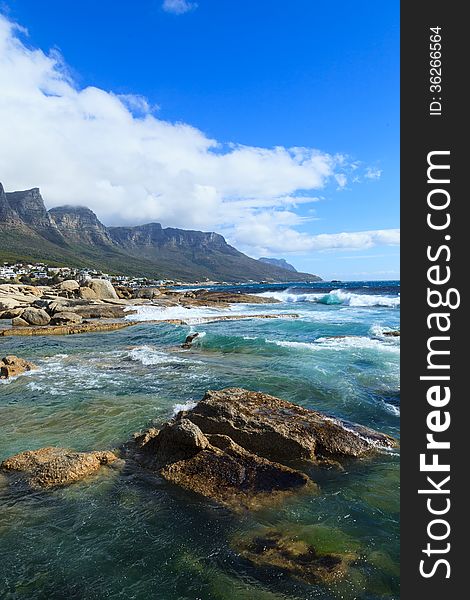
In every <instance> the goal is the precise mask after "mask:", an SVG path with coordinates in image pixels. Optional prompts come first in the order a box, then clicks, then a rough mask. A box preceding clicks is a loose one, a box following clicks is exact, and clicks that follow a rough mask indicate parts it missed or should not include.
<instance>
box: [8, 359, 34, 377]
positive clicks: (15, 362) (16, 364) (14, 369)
mask: <svg viewBox="0 0 470 600" xmlns="http://www.w3.org/2000/svg"><path fill="white" fill-rule="evenodd" d="M36 368H37V367H36V365H34V364H33V363H31V362H29V361H27V360H25V359H24V358H19V357H18V356H14V355H12V354H11V355H9V356H4V357H3V358H2V359H1V360H0V379H9V378H10V377H16V376H17V375H21V374H22V373H25V372H26V371H32V370H33V369H36Z"/></svg>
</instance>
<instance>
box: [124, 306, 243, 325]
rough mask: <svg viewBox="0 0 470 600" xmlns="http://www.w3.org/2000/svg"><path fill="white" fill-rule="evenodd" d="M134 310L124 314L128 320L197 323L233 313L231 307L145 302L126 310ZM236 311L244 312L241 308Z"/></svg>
mask: <svg viewBox="0 0 470 600" xmlns="http://www.w3.org/2000/svg"><path fill="white" fill-rule="evenodd" d="M131 309H132V310H136V311H137V312H136V313H135V314H130V315H126V317H125V318H126V320H128V321H165V320H167V319H181V320H182V321H184V322H185V323H187V324H188V325H189V324H193V325H197V324H198V323H201V322H204V321H205V320H206V319H207V318H210V317H214V318H216V317H220V316H221V315H229V314H233V309H232V307H226V308H224V309H215V308H194V307H192V308H185V307H184V306H156V305H153V304H145V305H140V306H133V307H130V308H129V309H128V310H131ZM237 312H240V313H242V312H244V311H243V308H240V309H238V307H237Z"/></svg>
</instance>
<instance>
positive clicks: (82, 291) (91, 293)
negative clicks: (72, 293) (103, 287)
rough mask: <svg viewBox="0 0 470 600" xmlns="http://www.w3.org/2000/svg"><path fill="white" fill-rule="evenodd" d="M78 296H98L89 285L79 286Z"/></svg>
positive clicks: (83, 297)
mask: <svg viewBox="0 0 470 600" xmlns="http://www.w3.org/2000/svg"><path fill="white" fill-rule="evenodd" d="M78 296H79V298H82V299H83V300H97V299H98V296H97V295H96V292H95V291H94V290H92V289H91V288H89V287H85V286H84V287H81V288H80V289H79V290H78Z"/></svg>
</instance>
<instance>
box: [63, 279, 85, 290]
mask: <svg viewBox="0 0 470 600" xmlns="http://www.w3.org/2000/svg"><path fill="white" fill-rule="evenodd" d="M57 288H58V289H59V290H61V291H63V292H76V291H77V290H78V289H80V284H79V283H78V281H75V279H66V280H65V281H62V282H61V283H59V284H58V285H57Z"/></svg>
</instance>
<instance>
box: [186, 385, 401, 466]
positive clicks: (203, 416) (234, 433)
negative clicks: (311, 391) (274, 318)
mask: <svg viewBox="0 0 470 600" xmlns="http://www.w3.org/2000/svg"><path fill="white" fill-rule="evenodd" d="M184 416H185V417H186V418H187V419H190V420H191V421H192V422H193V423H195V424H196V425H197V426H198V427H199V428H200V429H201V431H202V432H203V433H204V434H205V435H207V434H209V433H221V434H223V435H227V436H229V437H230V438H232V440H234V441H235V442H236V443H237V444H239V445H240V446H242V447H243V448H245V449H246V450H249V451H250V452H254V453H255V454H259V455H260V456H264V457H265V458H268V459H271V460H277V461H279V462H287V463H288V464H289V463H291V462H292V461H298V460H308V461H316V460H319V459H320V460H321V459H325V458H326V459H331V458H341V457H349V456H351V457H358V456H362V455H365V454H367V453H370V452H372V451H374V450H377V448H378V447H380V446H382V447H389V448H390V447H394V446H396V445H397V444H396V441H395V440H394V439H393V438H391V437H390V436H388V435H385V434H382V433H379V432H377V431H374V430H373V429H368V428H366V427H362V426H360V425H353V424H350V423H346V422H342V421H340V420H339V419H333V418H331V417H328V416H326V415H324V414H322V413H320V412H317V411H314V410H308V409H306V408H302V407H301V406H297V405H295V404H292V403H291V402H287V401H286V400H281V399H280V398H276V397H274V396H270V395H268V394H263V393H261V392H252V391H248V390H244V389H241V388H227V389H224V390H219V391H208V392H206V394H205V396H204V398H203V399H202V400H201V401H200V402H199V403H198V404H197V405H196V406H195V407H194V408H192V409H191V410H190V411H188V412H187V413H185V415H184Z"/></svg>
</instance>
